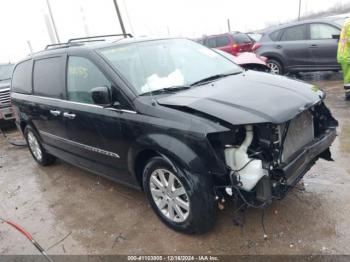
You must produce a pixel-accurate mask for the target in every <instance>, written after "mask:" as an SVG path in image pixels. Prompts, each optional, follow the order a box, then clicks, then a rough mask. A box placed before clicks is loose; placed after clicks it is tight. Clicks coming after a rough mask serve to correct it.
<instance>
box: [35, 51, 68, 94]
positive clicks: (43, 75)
mask: <svg viewBox="0 0 350 262" xmlns="http://www.w3.org/2000/svg"><path fill="white" fill-rule="evenodd" d="M63 74H64V58H63V57H51V58H45V59H40V60H36V61H34V72H33V85H34V94H35V95H38V96H47V97H53V98H63V90H64V85H63V80H64V76H63Z"/></svg>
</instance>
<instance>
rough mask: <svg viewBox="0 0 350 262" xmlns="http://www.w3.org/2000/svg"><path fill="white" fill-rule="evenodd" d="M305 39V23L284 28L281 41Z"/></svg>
mask: <svg viewBox="0 0 350 262" xmlns="http://www.w3.org/2000/svg"><path fill="white" fill-rule="evenodd" d="M298 40H306V25H298V26H293V27H289V28H286V29H284V32H283V35H282V38H281V41H298Z"/></svg>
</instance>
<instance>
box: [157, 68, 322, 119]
mask: <svg viewBox="0 0 350 262" xmlns="http://www.w3.org/2000/svg"><path fill="white" fill-rule="evenodd" d="M323 96H324V93H323V92H322V91H321V90H319V89H318V88H317V87H316V86H313V85H310V84H306V83H304V82H301V81H296V80H292V79H289V78H287V77H283V76H277V75H272V74H267V73H262V72H255V71H247V72H244V73H241V74H238V75H233V76H229V77H226V78H222V79H220V80H217V81H214V82H211V83H209V84H205V85H202V86H198V87H193V88H191V89H189V90H186V91H181V92H178V93H177V94H174V95H170V96H166V97H162V98H159V99H158V100H157V101H158V103H159V104H160V105H163V106H170V107H175V108H179V109H180V110H181V108H184V109H185V108H190V109H194V110H197V111H199V112H202V113H205V114H208V115H211V116H213V117H216V118H219V119H221V120H223V121H226V122H228V123H231V124H234V125H240V124H252V123H264V122H269V123H276V124H278V123H282V122H285V121H287V120H290V119H292V118H294V117H295V116H296V115H297V114H299V113H300V112H301V111H304V110H305V109H306V108H309V107H310V106H312V105H313V104H315V103H317V102H319V101H320V100H321V99H322V97H323Z"/></svg>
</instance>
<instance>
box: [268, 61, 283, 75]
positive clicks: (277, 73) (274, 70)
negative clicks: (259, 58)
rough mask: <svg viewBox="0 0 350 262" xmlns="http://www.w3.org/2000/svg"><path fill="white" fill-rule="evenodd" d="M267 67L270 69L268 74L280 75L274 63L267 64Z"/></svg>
mask: <svg viewBox="0 0 350 262" xmlns="http://www.w3.org/2000/svg"><path fill="white" fill-rule="evenodd" d="M267 65H268V66H269V67H270V72H271V73H272V74H276V75H279V74H280V68H279V67H278V65H276V64H275V63H271V62H270V63H267Z"/></svg>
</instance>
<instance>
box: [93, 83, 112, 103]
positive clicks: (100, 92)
mask: <svg viewBox="0 0 350 262" xmlns="http://www.w3.org/2000/svg"><path fill="white" fill-rule="evenodd" d="M90 92H91V98H92V101H94V103H95V104H97V105H101V106H109V105H110V104H111V103H112V94H111V90H110V89H109V88H108V87H106V86H99V87H94V88H93V89H91V91H90Z"/></svg>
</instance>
